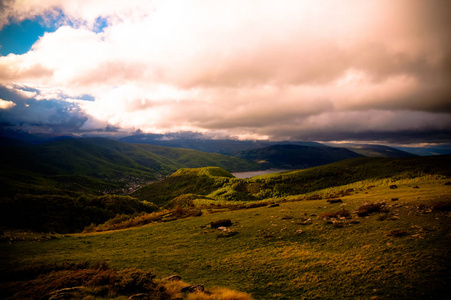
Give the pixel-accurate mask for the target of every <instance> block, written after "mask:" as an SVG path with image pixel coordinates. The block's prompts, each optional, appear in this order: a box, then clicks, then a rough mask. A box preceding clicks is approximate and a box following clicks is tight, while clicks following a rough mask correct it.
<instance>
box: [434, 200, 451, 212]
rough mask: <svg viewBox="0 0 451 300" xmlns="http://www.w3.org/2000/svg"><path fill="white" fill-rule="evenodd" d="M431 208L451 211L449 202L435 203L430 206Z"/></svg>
mask: <svg viewBox="0 0 451 300" xmlns="http://www.w3.org/2000/svg"><path fill="white" fill-rule="evenodd" d="M432 208H433V209H435V210H439V211H450V210H451V202H444V201H440V202H436V203H434V205H432Z"/></svg>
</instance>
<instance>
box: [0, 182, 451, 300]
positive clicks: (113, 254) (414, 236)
mask: <svg viewBox="0 0 451 300" xmlns="http://www.w3.org/2000/svg"><path fill="white" fill-rule="evenodd" d="M446 182H447V180H446V179H440V177H431V176H430V177H423V178H420V179H418V178H415V179H404V180H399V181H397V182H393V181H390V180H380V181H374V182H369V181H368V182H358V183H355V184H353V185H348V186H345V187H336V188H332V189H328V190H323V191H318V192H317V193H316V194H318V195H320V196H322V197H323V199H321V200H303V201H293V202H290V201H288V202H283V201H282V202H280V203H279V204H280V205H279V206H276V207H260V208H253V209H245V210H236V211H228V210H224V209H216V210H212V209H210V210H208V211H207V210H205V211H204V214H203V215H202V216H201V217H193V218H188V219H183V220H176V221H172V222H166V223H155V224H149V225H146V226H143V227H139V228H132V229H127V230H121V231H113V232H103V233H92V234H73V235H67V236H57V238H56V239H51V240H47V241H41V242H18V243H13V244H8V243H2V244H1V245H0V249H1V270H0V271H1V272H2V273H5V272H8V271H11V270H17V269H20V268H24V267H27V266H37V265H40V264H46V263H49V262H52V263H62V262H77V261H92V262H96V261H106V262H108V263H109V265H110V266H112V267H115V268H119V269H120V268H125V267H136V268H140V269H146V270H147V269H151V270H154V272H155V273H156V274H157V276H158V277H160V278H162V277H165V276H169V275H173V274H179V275H181V276H182V278H183V280H184V281H186V282H189V283H200V284H204V285H206V286H220V287H227V288H231V289H234V290H238V291H244V292H248V293H250V294H252V296H253V297H254V298H255V299H302V298H307V299H312V298H317V299H447V298H449V297H450V296H449V295H450V291H451V289H450V287H449V282H450V279H451V276H450V267H451V264H450V262H451V253H450V250H451V214H450V212H449V211H447V210H444V209H434V204H436V203H438V202H443V203H449V202H450V201H451V197H450V195H451V193H450V192H451V186H450V185H446ZM393 184H396V185H397V187H398V188H397V189H390V188H389V186H390V185H393ZM373 186H374V187H373ZM351 188H353V189H354V191H353V192H351V193H350V195H347V196H343V197H340V199H341V200H342V201H343V203H336V204H330V203H328V202H327V201H326V199H325V196H327V195H330V194H336V193H339V192H340V191H343V190H346V189H351ZM295 198H296V197H293V198H289V199H285V201H286V200H290V199H295ZM297 198H298V199H300V198H302V197H297ZM393 198H398V200H395V201H393V200H392V199H393ZM381 201H384V202H385V203H386V205H385V206H384V208H385V211H384V212H376V213H373V214H370V215H369V216H366V217H358V216H357V215H356V213H355V211H356V210H357V209H358V207H360V206H361V205H362V204H364V203H374V202H381ZM448 207H449V206H448ZM341 209H346V210H348V211H350V212H351V217H349V218H348V219H342V220H336V221H337V222H336V224H335V225H334V224H333V222H332V221H335V220H332V221H331V220H328V221H325V220H323V219H322V218H321V217H320V215H321V214H323V213H325V212H337V211H339V210H341ZM445 209H446V207H445ZM220 219H230V220H231V221H232V222H233V225H232V227H230V229H233V230H235V231H237V232H238V233H237V234H235V235H232V236H229V237H227V236H225V235H224V234H223V233H222V232H221V231H219V230H217V229H211V228H210V227H209V226H208V225H209V224H210V222H212V221H217V220H220ZM308 219H311V224H309V223H310V221H308ZM306 221H307V222H306ZM302 223H307V225H302ZM340 224H341V225H340ZM341 226H342V227H341ZM299 230H302V232H300V233H299V232H297V231H299Z"/></svg>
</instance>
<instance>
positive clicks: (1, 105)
mask: <svg viewBox="0 0 451 300" xmlns="http://www.w3.org/2000/svg"><path fill="white" fill-rule="evenodd" d="M14 106H16V103H14V102H12V101H7V100H3V99H0V109H9V108H11V107H14Z"/></svg>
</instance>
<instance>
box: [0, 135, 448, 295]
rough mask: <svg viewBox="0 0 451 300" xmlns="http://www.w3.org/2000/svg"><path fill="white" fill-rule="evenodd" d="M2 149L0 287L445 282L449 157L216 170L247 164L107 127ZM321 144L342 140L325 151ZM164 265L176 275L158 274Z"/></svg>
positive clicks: (151, 291) (338, 291) (137, 288)
mask: <svg viewBox="0 0 451 300" xmlns="http://www.w3.org/2000/svg"><path fill="white" fill-rule="evenodd" d="M303 147H306V146H299V145H297V146H292V145H290V146H288V147H286V146H284V147H273V146H271V147H270V148H261V149H257V151H256V152H253V153H261V154H262V155H264V156H266V158H268V161H270V160H271V159H273V158H274V156H272V154H271V153H274V152H273V151H274V149H276V150H278V151H279V150H281V149H282V150H283V151H286V150H287V149H288V150H289V151H291V152H292V151H293V150H294V149H298V150H300V151H301V152H302V151H304V150H305V149H304V148H303ZM308 147H310V146H308ZM0 150H1V151H2V153H4V154H8V158H9V159H6V157H5V156H4V157H3V158H2V159H3V160H2V164H3V165H4V166H5V167H4V168H3V170H2V173H1V174H2V176H3V177H2V178H3V183H2V184H3V187H4V189H3V192H2V197H1V201H0V220H1V224H0V225H1V232H0V233H1V235H0V274H2V276H1V277H0V297H1V298H2V299H23V298H44V299H48V298H51V297H52V295H54V296H55V297H56V296H57V295H59V296H61V297H63V296H64V297H66V298H67V297H68V298H70V297H72V298H86V299H128V298H129V297H130V296H132V295H135V294H136V295H138V294H139V293H144V294H147V295H153V296H152V297H154V298H152V299H168V300H169V299H205V300H213V299H214V300H220V299H222V300H232V299H235V300H249V299H293V300H294V299H447V297H448V295H449V292H450V290H449V286H448V282H449V280H450V279H451V273H450V271H449V270H450V269H451V252H450V251H449V249H451V238H450V237H451V222H450V221H451V171H450V170H451V156H446V155H442V156H428V157H415V156H410V157H401V158H386V157H363V156H361V155H359V154H351V155H352V156H355V157H354V158H350V159H344V160H339V159H337V160H338V161H335V162H332V163H327V164H322V165H318V166H314V167H310V168H303V169H298V170H281V171H282V172H275V173H267V174H262V175H257V176H252V177H248V178H237V177H236V176H234V175H233V174H232V173H231V172H230V171H249V170H252V169H253V168H254V170H256V171H255V172H259V164H258V163H257V164H256V163H255V162H254V160H255V159H247V160H246V159H244V158H239V157H231V156H224V155H221V154H214V153H203V152H199V151H195V150H187V149H178V148H167V147H162V146H153V145H146V144H126V143H122V142H117V141H112V140H108V139H86V140H85V139H81V140H62V141H56V142H51V143H44V144H41V145H22V144H21V145H16V146H12V147H6V148H5V147H3V148H1V149H0ZM307 150H308V151H311V150H314V149H310V148H309V149H307ZM283 151H282V152H283ZM334 151H338V152H339V153H341V154H342V153H345V154H346V155H348V154H349V152H350V151H349V150H346V151H343V150H334V149H333V148H332V149H329V150H326V152H324V153H328V154H327V155H329V154H330V153H333V152H334ZM348 151H349V152H348ZM317 152H318V153H323V152H321V151H317ZM279 153H281V152H279ZM302 153H306V152H302ZM32 154H33V155H32ZM268 154H270V155H269V156H268ZM341 154H340V155H341ZM292 155H293V156H295V153H294V152H292ZM327 155H326V156H323V157H322V158H321V159H325V160H327V159H328V158H327ZM300 156H301V155H300ZM275 157H278V156H277V155H276V156H275ZM288 157H289V156H288ZM283 159H287V157H285V156H283ZM272 161H273V162H275V161H278V159H276V160H272ZM279 161H280V160H279ZM266 172H268V171H266ZM158 174H162V175H158ZM163 174H164V175H163ZM254 175H255V174H254ZM115 176H116V177H115ZM158 176H160V178H158ZM107 178H110V179H108V180H107ZM111 178H115V179H114V180H111ZM126 178H132V179H134V180H136V179H139V180H143V179H145V180H143V182H142V183H141V184H142V186H141V185H139V186H137V187H136V189H126V190H124V187H127V186H126V185H121V184H119V183H118V182H120V181H121V180H124V181H126ZM146 180H148V181H152V182H151V183H149V184H146V182H145V181H146ZM62 183H64V185H63V184H62ZM100 187H102V188H103V189H108V188H112V187H116V188H117V190H116V193H115V194H112V193H104V192H102V190H101V189H99V188H100ZM120 191H122V192H120ZM125 191H126V193H124V192H125ZM216 224H219V225H216ZM92 274H97V275H95V276H93V275H92ZM173 275H177V276H179V277H181V278H182V280H181V281H175V282H173V281H172V279H171V280H169V279H167V278H172V277H170V276H173ZM179 277H176V278H179ZM177 280H178V279H177ZM199 286H201V287H202V290H201V291H197V292H187V289H188V287H191V289H195V287H197V288H199V289H200V287H199ZM182 290H183V291H182Z"/></svg>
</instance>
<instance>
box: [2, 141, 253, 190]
mask: <svg viewBox="0 0 451 300" xmlns="http://www.w3.org/2000/svg"><path fill="white" fill-rule="evenodd" d="M0 163H1V165H2V169H1V171H0V181H1V185H0V188H1V190H2V195H3V196H8V195H13V194H16V193H36V194H43V193H61V192H62V191H77V192H82V193H93V194H99V193H102V192H103V191H122V192H126V191H127V190H128V189H130V188H131V189H133V188H134V187H135V186H136V185H141V184H144V183H147V182H150V181H155V180H157V179H158V178H159V177H161V176H165V175H167V174H170V173H172V172H174V171H176V170H177V169H179V168H186V167H188V168H197V167H206V166H218V167H221V168H224V169H227V170H230V171H244V170H249V169H255V168H256V166H255V165H252V164H251V163H248V162H246V161H244V160H242V159H238V158H235V157H230V156H225V155H221V154H213V153H203V152H200V151H196V150H188V149H176V148H169V147H163V146H155V145H148V144H127V143H123V142H118V141H114V140H110V139H105V138H83V139H66V140H60V141H54V142H49V143H44V144H39V145H28V146H16V145H12V146H5V145H4V146H3V147H0ZM125 188H126V189H127V190H124V189H125Z"/></svg>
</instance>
